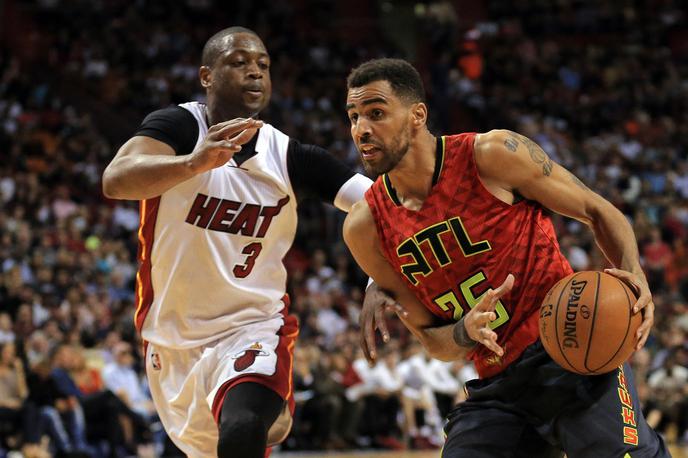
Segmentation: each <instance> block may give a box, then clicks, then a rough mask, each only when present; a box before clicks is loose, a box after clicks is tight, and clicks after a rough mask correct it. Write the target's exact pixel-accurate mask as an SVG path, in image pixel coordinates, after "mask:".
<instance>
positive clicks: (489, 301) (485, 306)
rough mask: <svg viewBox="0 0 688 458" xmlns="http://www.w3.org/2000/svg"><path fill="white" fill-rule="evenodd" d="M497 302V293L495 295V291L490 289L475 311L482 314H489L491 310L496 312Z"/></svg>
mask: <svg viewBox="0 0 688 458" xmlns="http://www.w3.org/2000/svg"><path fill="white" fill-rule="evenodd" d="M497 300H498V297H497V293H495V291H494V290H493V289H488V290H487V291H486V292H485V294H483V296H482V297H481V298H480V300H479V301H478V303H477V304H476V305H475V307H474V308H473V310H478V311H480V312H489V311H491V310H494V306H495V304H496V303H497Z"/></svg>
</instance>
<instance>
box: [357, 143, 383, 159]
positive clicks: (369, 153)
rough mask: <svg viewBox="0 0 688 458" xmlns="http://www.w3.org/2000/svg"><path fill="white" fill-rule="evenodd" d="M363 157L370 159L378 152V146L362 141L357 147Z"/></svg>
mask: <svg viewBox="0 0 688 458" xmlns="http://www.w3.org/2000/svg"><path fill="white" fill-rule="evenodd" d="M358 150H359V151H360V152H361V156H363V159H372V158H373V157H375V156H377V155H378V154H379V153H380V151H381V150H380V147H379V146H377V145H374V144H372V143H364V144H362V145H360V146H359V147H358Z"/></svg>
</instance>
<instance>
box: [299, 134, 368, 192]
mask: <svg viewBox="0 0 688 458" xmlns="http://www.w3.org/2000/svg"><path fill="white" fill-rule="evenodd" d="M287 170H288V171H289V179H290V180H291V185H292V187H293V188H294V193H295V194H296V197H297V198H298V199H299V200H303V199H306V198H316V199H319V200H322V201H323V202H328V203H333V202H334V198H335V197H336V196H337V193H338V192H339V189H340V188H341V187H342V185H343V184H344V183H346V182H347V181H348V180H349V179H350V178H351V177H352V176H354V174H355V172H354V171H353V170H351V169H350V168H349V167H347V166H346V164H344V163H343V162H342V161H340V160H339V159H337V158H335V157H334V156H332V155H331V154H330V153H328V152H327V150H325V149H323V148H320V147H319V146H314V145H303V144H301V143H300V142H298V141H297V140H294V139H289V151H288V153H287Z"/></svg>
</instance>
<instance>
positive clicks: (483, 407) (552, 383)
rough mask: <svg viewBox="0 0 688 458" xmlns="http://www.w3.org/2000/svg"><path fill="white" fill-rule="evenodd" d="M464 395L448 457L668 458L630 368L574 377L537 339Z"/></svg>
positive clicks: (453, 417) (452, 419) (451, 423)
mask: <svg viewBox="0 0 688 458" xmlns="http://www.w3.org/2000/svg"><path fill="white" fill-rule="evenodd" d="M467 390H468V399H467V400H466V401H465V402H463V403H461V404H459V405H458V406H457V407H455V408H454V410H452V411H451V412H450V413H449V416H448V422H447V425H446V426H445V433H446V435H447V440H446V442H445V444H444V448H443V450H442V457H443V458H498V457H523V458H526V457H527V458H550V457H552V458H554V457H562V456H563V454H564V452H565V453H566V455H567V457H568V458H607V457H609V458H629V457H630V458H650V457H652V458H655V457H662V458H663V457H671V454H670V453H669V451H668V450H667V448H666V446H665V444H664V441H663V440H662V438H661V437H660V436H659V435H658V434H657V433H656V432H655V431H653V430H652V429H651V428H650V427H649V426H648V425H647V423H646V421H645V418H644V417H643V414H642V412H641V410H640V403H639V401H638V394H637V393H636V390H635V386H634V383H633V374H632V372H631V369H630V367H629V366H628V364H624V365H623V367H622V368H619V369H617V370H616V371H613V372H610V373H609V374H604V375H597V376H583V375H578V374H574V373H572V372H568V371H566V370H564V369H562V368H561V367H560V366H559V365H558V364H556V363H555V362H554V361H552V359H551V358H550V357H549V355H548V354H547V353H546V352H545V350H544V349H543V347H542V344H541V343H540V342H539V341H538V342H536V343H535V344H533V345H531V346H530V347H528V348H527V349H526V351H525V352H524V353H523V355H521V357H520V358H519V359H518V360H516V361H514V362H513V363H512V364H511V365H510V366H509V367H508V368H506V369H505V370H504V372H502V373H500V374H498V375H496V376H494V377H490V378H487V379H481V380H472V381H470V382H468V383H467ZM626 454H628V455H626Z"/></svg>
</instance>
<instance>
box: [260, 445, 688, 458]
mask: <svg viewBox="0 0 688 458" xmlns="http://www.w3.org/2000/svg"><path fill="white" fill-rule="evenodd" d="M669 449H670V450H671V454H672V455H673V458H688V447H681V448H679V447H676V446H675V445H670V446H669ZM439 456H440V451H439V450H437V451H431V452H346V453H342V452H337V453H334V452H333V453H326V454H323V453H313V452H289V453H278V452H277V453H273V454H272V457H274V458H298V457H304V458H392V457H394V458H439Z"/></svg>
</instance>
